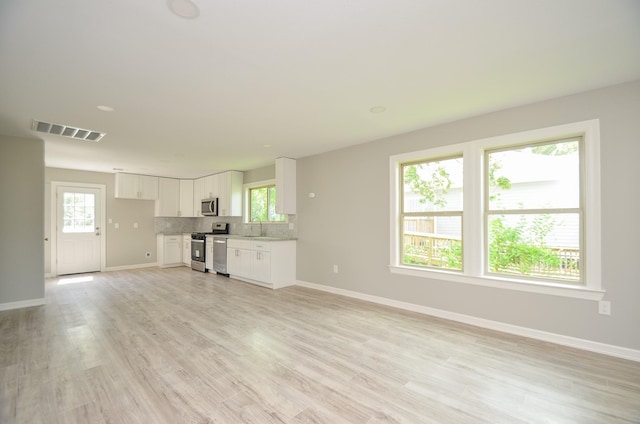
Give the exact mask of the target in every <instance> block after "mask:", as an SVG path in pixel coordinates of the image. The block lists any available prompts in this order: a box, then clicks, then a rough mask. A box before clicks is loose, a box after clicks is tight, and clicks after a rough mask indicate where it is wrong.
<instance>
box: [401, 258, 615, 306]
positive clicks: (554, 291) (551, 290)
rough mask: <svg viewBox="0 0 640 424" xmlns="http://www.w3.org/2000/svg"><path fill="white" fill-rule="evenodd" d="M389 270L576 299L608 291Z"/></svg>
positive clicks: (595, 297)
mask: <svg viewBox="0 0 640 424" xmlns="http://www.w3.org/2000/svg"><path fill="white" fill-rule="evenodd" d="M389 270H390V271H391V272H392V273H394V274H401V275H409V276H412V277H420V278H430V279H434V280H444V281H453V282H456V283H463V284H471V285H475V286H483V287H491V288H497V289H506V290H516V291H524V292H529V293H539V294H546V295H551V296H561V297H571V298H574V299H585V300H594V301H599V300H602V298H603V297H604V295H605V293H606V292H605V291H604V290H596V289H590V288H586V287H584V286H570V285H566V284H554V283H542V282H532V281H528V280H517V279H506V278H497V277H486V276H483V277H475V276H469V275H463V274H455V273H450V272H445V271H437V270H426V269H422V268H413V267H409V266H398V265H389Z"/></svg>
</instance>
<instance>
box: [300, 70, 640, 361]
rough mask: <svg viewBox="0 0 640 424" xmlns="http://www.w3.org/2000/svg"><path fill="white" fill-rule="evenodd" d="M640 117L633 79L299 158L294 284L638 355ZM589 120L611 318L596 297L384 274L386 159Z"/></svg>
mask: <svg viewBox="0 0 640 424" xmlns="http://www.w3.org/2000/svg"><path fill="white" fill-rule="evenodd" d="M388 113H392V111H389V112H388ZM639 113H640V81H635V82H633V83H628V84H623V85H619V86H614V87H610V88H606V89H601V90H597V91H591V92H587V93H582V94H578V95H574V96H568V97H563V98H559V99H555V100H550V101H545V102H540V103H536V104H532V105H527V106H522V107H516V108H512V109H508V110H504V111H500V112H495V113H491V114H487V115H483V116H479V117H474V118H470V119H464V120H460V121H457V122H452V123H448V124H443V125H439V126H435V127H431V128H427V129H423V130H419V131H415V132H412V133H408V134H403V135H399V136H394V137H389V138H386V139H383V140H378V141H375V142H371V143H367V144H362V145H358V146H355V147H352V148H347V149H343V150H339V151H333V152H329V153H326V154H321V155H316V156H311V157H307V158H303V159H299V160H298V167H297V177H298V181H297V183H298V193H297V196H298V251H297V255H298V262H297V278H298V280H301V281H306V282H311V283H316V284H322V285H327V286H331V287H337V288H341V289H345V290H351V291H356V292H359V293H364V294H369V295H374V296H381V297H385V298H389V299H393V300H398V301H402V302H409V303H413V304H418V305H423V306H427V307H432V308H437V309H441V310H445V311H450V312H455V313H460V314H465V315H470V316H475V317H478V318H484V319H488V320H494V321H498V322H503V323H507V324H512V325H517V326H523V327H527V328H532V329H536V330H541V331H546V332H551V333H556V334H562V335H566V336H571V337H577V338H580V339H586V340H591V341H596V342H601V343H606V344H611V345H616V346H621V347H627V348H632V349H640V331H638V325H640V277H638V275H639V272H638V256H639V254H640V248H638V245H639V243H640V225H638V217H639V216H640V196H638V194H639V189H638V186H637V183H638V181H640V166H638V158H640V119H638V116H639V115H638V114H639ZM594 118H599V119H600V129H601V150H602V152H601V171H602V180H601V182H602V220H603V221H602V252H603V253H602V267H603V286H604V288H605V289H606V290H607V294H606V296H605V299H606V300H610V301H611V306H612V314H611V316H604V315H599V314H598V308H597V303H596V302H593V301H587V300H577V299H572V298H564V297H556V296H549V295H542V294H533V293H526V292H518V291H509V290H500V289H494V288H489V287H478V286H472V285H468V284H461V283H454V282H447V281H440V280H435V279H423V278H417V277H411V276H405V275H397V274H391V273H390V272H389V270H388V267H387V266H388V265H389V156H390V155H395V154H399V153H403V152H410V151H417V150H422V149H426V148H430V147H435V146H440V145H448V144H454V143H461V142H466V141H471V140H475V139H481V138H486V137H492V136H497V135H501V134H509V133H515V132H520V131H526V130H532V129H537V128H544V127H549V126H553V125H560V124H566V123H571V122H577V121H583V120H588V119H594ZM389 119H392V118H391V117H390V118H389ZM310 192H314V193H315V194H316V196H315V198H309V197H308V193H310ZM333 264H337V265H339V270H340V272H339V273H338V274H334V273H333V272H332V265H333Z"/></svg>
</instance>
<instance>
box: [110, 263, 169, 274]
mask: <svg viewBox="0 0 640 424" xmlns="http://www.w3.org/2000/svg"><path fill="white" fill-rule="evenodd" d="M154 266H158V264H157V263H155V262H153V263H149V264H135V265H123V266H109V267H107V268H105V269H104V270H105V272H109V271H126V270H128V269H138V268H152V267H154Z"/></svg>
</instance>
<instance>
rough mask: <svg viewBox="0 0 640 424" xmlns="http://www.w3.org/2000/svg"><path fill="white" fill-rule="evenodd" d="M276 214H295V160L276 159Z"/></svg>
mask: <svg viewBox="0 0 640 424" xmlns="http://www.w3.org/2000/svg"><path fill="white" fill-rule="evenodd" d="M276 212H277V213H280V214H290V215H293V214H295V213H296V160H295V159H290V158H277V159H276Z"/></svg>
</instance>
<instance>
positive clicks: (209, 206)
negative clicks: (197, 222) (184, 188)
mask: <svg viewBox="0 0 640 424" xmlns="http://www.w3.org/2000/svg"><path fill="white" fill-rule="evenodd" d="M200 210H201V211H202V215H204V216H218V198H217V197H214V198H212V199H202V206H201V208H200Z"/></svg>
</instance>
